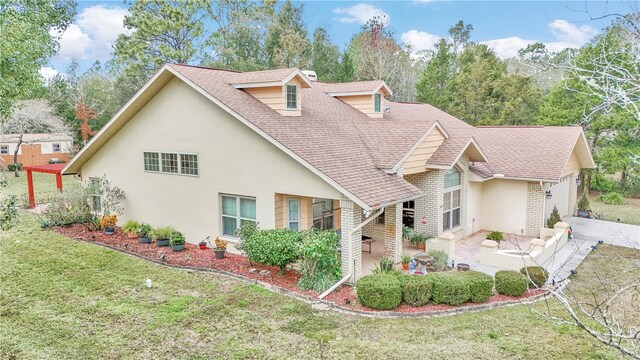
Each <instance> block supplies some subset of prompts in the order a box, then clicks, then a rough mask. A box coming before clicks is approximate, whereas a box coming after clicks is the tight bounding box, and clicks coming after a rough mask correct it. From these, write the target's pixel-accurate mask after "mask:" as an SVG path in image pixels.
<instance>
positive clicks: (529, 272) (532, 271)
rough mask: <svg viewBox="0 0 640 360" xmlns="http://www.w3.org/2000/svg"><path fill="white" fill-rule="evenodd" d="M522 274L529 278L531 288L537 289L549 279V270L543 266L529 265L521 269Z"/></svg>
mask: <svg viewBox="0 0 640 360" xmlns="http://www.w3.org/2000/svg"><path fill="white" fill-rule="evenodd" d="M520 273H522V275H524V276H526V277H527V278H529V288H531V289H536V288H540V287H542V286H544V284H546V283H547V280H549V272H548V271H547V270H545V268H543V267H542V266H528V267H523V268H522V269H520Z"/></svg>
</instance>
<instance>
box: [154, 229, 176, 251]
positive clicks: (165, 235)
mask: <svg viewBox="0 0 640 360" xmlns="http://www.w3.org/2000/svg"><path fill="white" fill-rule="evenodd" d="M173 231H174V230H173V228H171V227H168V226H165V227H157V228H155V229H153V231H152V232H151V237H152V238H153V240H155V241H156V246H169V241H170V239H171V234H173Z"/></svg>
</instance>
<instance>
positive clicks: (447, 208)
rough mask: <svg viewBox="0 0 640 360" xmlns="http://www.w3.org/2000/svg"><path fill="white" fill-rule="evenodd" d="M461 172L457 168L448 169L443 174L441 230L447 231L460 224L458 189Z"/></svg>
mask: <svg viewBox="0 0 640 360" xmlns="http://www.w3.org/2000/svg"><path fill="white" fill-rule="evenodd" d="M461 185H462V174H461V173H460V171H459V170H458V169H451V170H449V171H448V172H447V173H446V174H445V176H444V190H445V191H444V193H443V194H442V201H443V203H442V204H443V205H442V230H443V231H447V230H451V229H453V228H456V227H458V226H460V211H461V210H460V209H461V206H460V202H461V201H460V189H461Z"/></svg>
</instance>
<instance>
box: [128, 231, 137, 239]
mask: <svg viewBox="0 0 640 360" xmlns="http://www.w3.org/2000/svg"><path fill="white" fill-rule="evenodd" d="M127 237H128V238H129V239H137V238H138V234H136V233H134V232H129V233H127Z"/></svg>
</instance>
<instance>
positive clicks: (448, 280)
mask: <svg viewBox="0 0 640 360" xmlns="http://www.w3.org/2000/svg"><path fill="white" fill-rule="evenodd" d="M427 277H428V278H430V279H431V281H432V282H433V289H432V291H431V299H432V300H433V302H434V303H436V304H449V305H453V306H457V305H460V304H463V303H465V302H467V301H469V299H471V290H470V289H469V283H468V281H467V279H466V277H465V276H464V275H463V274H462V272H454V271H451V272H435V273H431V274H429V275H427Z"/></svg>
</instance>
